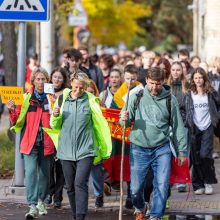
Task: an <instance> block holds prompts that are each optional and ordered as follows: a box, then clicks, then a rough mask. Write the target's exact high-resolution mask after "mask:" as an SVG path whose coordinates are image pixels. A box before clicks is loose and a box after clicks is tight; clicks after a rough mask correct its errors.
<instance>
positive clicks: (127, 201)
mask: <svg viewBox="0 0 220 220" xmlns="http://www.w3.org/2000/svg"><path fill="white" fill-rule="evenodd" d="M125 208H126V209H132V208H133V203H132V200H131V198H129V197H127V199H126V201H125Z"/></svg>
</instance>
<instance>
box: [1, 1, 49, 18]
mask: <svg viewBox="0 0 220 220" xmlns="http://www.w3.org/2000/svg"><path fill="white" fill-rule="evenodd" d="M49 1H50V0H0V20H5V21H47V20H49V8H50V7H49V6H50V3H49Z"/></svg>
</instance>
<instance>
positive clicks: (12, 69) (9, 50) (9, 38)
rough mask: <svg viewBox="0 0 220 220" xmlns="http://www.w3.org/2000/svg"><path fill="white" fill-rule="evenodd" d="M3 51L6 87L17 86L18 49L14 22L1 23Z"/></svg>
mask: <svg viewBox="0 0 220 220" xmlns="http://www.w3.org/2000/svg"><path fill="white" fill-rule="evenodd" d="M0 31H1V32H2V35H3V38H2V51H3V55H4V68H5V79H6V85H8V86H15V85H17V53H16V52H17V47H16V42H17V40H16V33H15V23H14V22H1V23H0Z"/></svg>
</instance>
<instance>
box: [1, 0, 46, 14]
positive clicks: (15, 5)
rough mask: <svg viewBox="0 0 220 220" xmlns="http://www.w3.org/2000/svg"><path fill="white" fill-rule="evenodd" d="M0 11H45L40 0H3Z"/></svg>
mask: <svg viewBox="0 0 220 220" xmlns="http://www.w3.org/2000/svg"><path fill="white" fill-rule="evenodd" d="M0 11H19V12H45V10H44V8H43V6H42V4H41V2H40V0H4V1H3V3H2V4H1V6H0Z"/></svg>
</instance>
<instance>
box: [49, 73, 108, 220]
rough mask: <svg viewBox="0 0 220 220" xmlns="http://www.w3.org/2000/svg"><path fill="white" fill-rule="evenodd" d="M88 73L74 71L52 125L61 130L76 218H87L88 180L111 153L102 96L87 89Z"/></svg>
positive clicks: (60, 143) (61, 156)
mask: <svg viewBox="0 0 220 220" xmlns="http://www.w3.org/2000/svg"><path fill="white" fill-rule="evenodd" d="M87 86H88V77H87V76H86V74H84V73H82V72H76V73H75V74H72V75H71V87H72V89H68V88H67V89H64V91H63V94H62V96H60V97H59V98H58V100H57V101H56V103H55V108H54V111H53V115H52V117H51V120H50V124H51V127H52V128H53V129H55V130H56V131H57V130H58V131H60V136H59V135H58V137H59V141H58V143H56V145H58V146H57V147H58V149H57V157H58V158H59V159H60V160H61V164H62V168H63V174H64V177H65V182H66V187H67V195H68V197H69V202H70V206H71V209H72V213H73V218H74V219H76V220H84V219H85V216H86V214H87V211H88V182H89V175H90V172H91V168H92V165H93V163H94V164H98V163H100V162H101V161H102V160H105V159H108V158H109V157H110V155H111V149H112V143H111V134H110V130H109V126H108V123H107V121H106V120H105V118H104V117H103V115H102V111H101V109H100V105H99V100H98V98H97V97H95V96H94V95H93V94H91V93H89V92H87V91H86V89H87Z"/></svg>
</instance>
